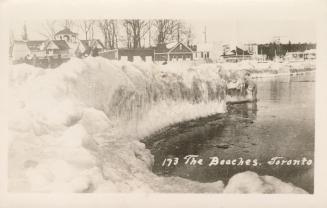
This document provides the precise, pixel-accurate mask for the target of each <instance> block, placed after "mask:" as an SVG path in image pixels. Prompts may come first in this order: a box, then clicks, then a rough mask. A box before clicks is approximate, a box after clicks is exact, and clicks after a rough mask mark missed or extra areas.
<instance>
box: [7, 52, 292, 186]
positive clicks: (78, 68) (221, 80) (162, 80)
mask: <svg viewBox="0 0 327 208" xmlns="http://www.w3.org/2000/svg"><path fill="white" fill-rule="evenodd" d="M243 75H244V73H243V71H242V70H235V69H228V67H225V68H224V67H222V66H219V65H215V64H204V65H200V66H190V65H187V64H184V65H183V64H182V65H181V64H168V65H165V66H160V65H156V64H152V63H144V62H138V63H129V62H119V61H109V60H106V59H103V58H100V57H97V58H92V57H89V58H86V59H83V60H81V59H72V60H71V61H69V62H68V63H65V64H63V65H62V66H60V67H59V68H57V69H46V70H43V69H38V68H34V67H32V66H29V65H16V66H12V67H11V68H10V88H9V90H10V100H9V106H10V108H11V109H10V110H11V111H10V112H11V114H12V116H11V117H10V120H9V133H10V135H11V137H10V138H9V161H8V163H9V190H10V191H14V192H25V191H35V192H140V191H141V192H222V191H223V190H224V184H223V183H222V182H220V181H217V182H215V183H210V184H207V183H206V184H202V183H198V182H194V181H189V180H186V179H182V178H178V177H169V178H163V177H158V176H156V175H154V174H153V173H152V172H151V166H152V163H153V157H152V155H151V153H150V152H149V150H147V149H146V148H145V146H144V144H143V143H141V142H139V140H140V139H142V138H143V137H144V136H146V135H149V134H151V133H153V132H155V131H156V130H159V129H160V128H162V127H165V126H167V125H169V124H172V123H176V122H181V121H184V120H189V119H194V118H198V117H203V116H208V115H211V114H215V113H223V112H224V111H225V102H226V88H227V84H228V83H229V82H230V81H231V80H238V81H239V80H241V81H242V80H243ZM248 175H249V173H241V174H239V176H238V177H237V178H238V179H236V180H235V179H234V180H232V183H231V184H229V185H227V188H226V189H225V190H226V192H238V191H239V190H240V189H241V190H243V189H244V183H246V184H248V185H249V186H251V181H256V180H261V176H257V175H252V176H251V177H249V176H248ZM243 176H244V181H248V182H244V181H243V179H242V177H243ZM240 178H241V179H240ZM265 179H266V180H269V183H273V184H277V185H276V186H278V188H276V187H275V188H274V189H273V191H276V192H277V191H279V192H283V191H284V192H298V189H296V188H290V187H292V185H287V186H285V184H284V183H283V182H281V181H279V180H277V179H276V180H274V179H273V178H265ZM238 184H241V185H238ZM265 187H266V184H265V183H263V184H257V185H256V187H255V189H254V190H255V191H258V192H265V191H266V188H265ZM283 187H286V188H283ZM251 191H252V189H251V188H249V190H248V192H251Z"/></svg>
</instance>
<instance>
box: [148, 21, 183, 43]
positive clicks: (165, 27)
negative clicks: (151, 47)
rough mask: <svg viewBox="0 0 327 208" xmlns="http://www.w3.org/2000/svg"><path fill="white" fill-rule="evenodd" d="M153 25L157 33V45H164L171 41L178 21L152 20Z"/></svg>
mask: <svg viewBox="0 0 327 208" xmlns="http://www.w3.org/2000/svg"><path fill="white" fill-rule="evenodd" d="M153 25H154V27H155V30H156V33H157V37H156V42H157V44H158V45H164V44H167V43H168V42H170V41H172V40H173V38H174V36H175V34H176V33H175V32H176V30H177V27H178V21H177V20H172V19H159V20H154V24H153Z"/></svg>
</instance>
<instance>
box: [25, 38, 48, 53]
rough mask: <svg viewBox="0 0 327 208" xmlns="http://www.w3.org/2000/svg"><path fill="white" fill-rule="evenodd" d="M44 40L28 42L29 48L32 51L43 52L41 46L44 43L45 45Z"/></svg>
mask: <svg viewBox="0 0 327 208" xmlns="http://www.w3.org/2000/svg"><path fill="white" fill-rule="evenodd" d="M44 42H45V41H44V40H31V41H27V42H26V44H27V47H28V48H29V49H30V50H32V51H38V50H41V48H40V47H41V45H42V43H44Z"/></svg>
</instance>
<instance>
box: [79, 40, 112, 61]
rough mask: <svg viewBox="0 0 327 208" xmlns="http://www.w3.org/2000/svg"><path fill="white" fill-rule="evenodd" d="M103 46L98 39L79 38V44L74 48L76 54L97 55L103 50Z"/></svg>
mask: <svg viewBox="0 0 327 208" xmlns="http://www.w3.org/2000/svg"><path fill="white" fill-rule="evenodd" d="M105 49H106V48H105V46H104V45H103V43H102V42H101V41H100V40H99V39H93V40H79V44H78V46H77V48H76V50H75V54H76V55H77V56H79V57H80V56H89V55H92V56H98V55H99V53H103V52H104V51H105Z"/></svg>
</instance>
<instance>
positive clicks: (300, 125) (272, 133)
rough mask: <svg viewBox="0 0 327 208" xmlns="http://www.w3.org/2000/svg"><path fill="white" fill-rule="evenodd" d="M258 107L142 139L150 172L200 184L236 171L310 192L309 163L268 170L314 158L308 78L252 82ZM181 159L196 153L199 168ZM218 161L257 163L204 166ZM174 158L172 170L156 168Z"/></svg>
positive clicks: (239, 107) (311, 79)
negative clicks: (277, 160)
mask: <svg viewBox="0 0 327 208" xmlns="http://www.w3.org/2000/svg"><path fill="white" fill-rule="evenodd" d="M256 82H257V85H258V99H259V101H258V103H243V104H235V105H231V106H228V113H227V114H226V115H215V116H210V117H207V118H202V119H199V120H194V121H189V122H185V123H182V124H177V125H174V126H171V127H169V128H167V129H166V131H164V132H161V133H158V134H155V135H152V136H151V137H149V138H147V139H146V140H145V143H146V145H147V147H148V148H149V149H150V150H151V151H152V154H153V155H154V157H155V162H154V166H153V172H154V173H156V174H158V175H165V176H172V175H174V176H180V177H184V178H188V179H191V180H196V181H200V182H213V181H217V180H223V181H224V182H225V183H226V182H228V179H229V178H230V177H231V176H233V175H234V174H236V173H238V172H243V171H246V170H251V171H255V172H257V173H258V174H260V175H272V176H275V177H277V178H280V179H282V180H283V181H286V182H292V183H293V184H295V185H297V186H299V187H301V188H304V189H305V190H307V191H309V192H310V193H313V164H312V165H310V166H286V165H284V166H272V165H268V164H267V161H269V160H271V158H273V157H276V156H282V157H285V158H286V159H288V160H297V159H302V158H304V157H305V158H307V159H312V160H313V159H314V158H313V157H314V74H313V75H312V74H309V75H306V76H297V77H289V76H284V77H278V78H272V79H262V80H257V81H256ZM186 155H199V157H200V158H203V159H204V160H203V165H190V164H185V163H184V162H185V160H184V157H185V156H186ZM210 157H218V158H219V159H220V160H222V159H223V160H225V161H227V160H233V159H236V160H237V162H239V161H240V160H250V161H251V164H253V161H254V160H257V162H258V163H261V165H257V166H254V165H239V166H237V165H236V166H234V165H217V166H209V164H210V162H211V160H210V159H209V158H210ZM167 158H168V159H174V158H178V160H179V163H178V164H177V165H176V166H175V165H172V166H167V165H162V164H163V161H164V160H165V159H167Z"/></svg>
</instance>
